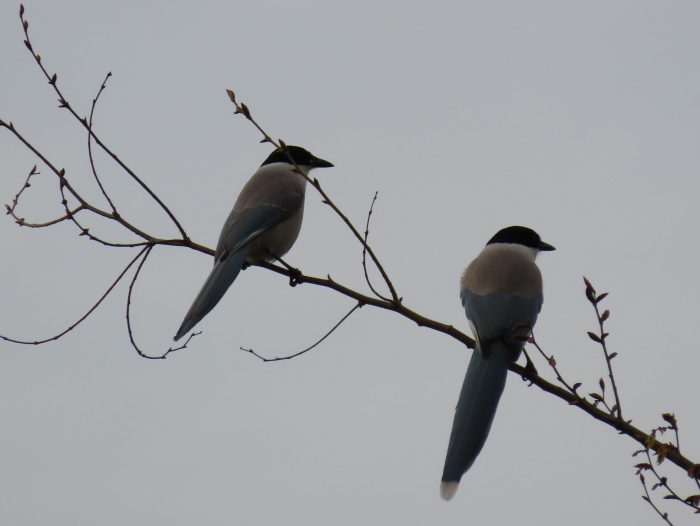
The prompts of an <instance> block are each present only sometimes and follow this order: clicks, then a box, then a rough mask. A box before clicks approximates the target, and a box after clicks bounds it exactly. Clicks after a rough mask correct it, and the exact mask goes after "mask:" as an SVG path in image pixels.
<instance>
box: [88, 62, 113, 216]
mask: <svg viewBox="0 0 700 526" xmlns="http://www.w3.org/2000/svg"><path fill="white" fill-rule="evenodd" d="M111 76H112V72H111V71H110V72H109V73H107V75H106V76H105V79H104V80H103V81H102V85H101V86H100V89H99V91H98V92H97V95H95V98H94V99H92V107H91V108H90V119H89V120H88V141H87V147H88V157H89V158H90V169H91V170H92V175H93V176H94V178H95V181H96V182H97V186H99V187H100V191H101V192H102V195H103V196H105V199H106V200H107V202H108V203H109V206H110V207H112V214H114V215H118V212H117V208H116V207H115V206H114V203H113V202H112V200H111V199H110V197H109V195H108V194H107V191H106V190H105V189H104V186H102V181H100V178H99V176H98V175H97V169H96V168H95V159H94V157H93V154H92V123H93V116H94V114H95V107H96V106H97V101H98V100H100V95H102V92H103V91H104V90H105V88H106V87H107V81H108V80H109V77H111Z"/></svg>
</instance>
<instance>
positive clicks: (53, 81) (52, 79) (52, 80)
mask: <svg viewBox="0 0 700 526" xmlns="http://www.w3.org/2000/svg"><path fill="white" fill-rule="evenodd" d="M19 17H20V20H21V21H22V29H23V30H24V37H25V41H24V43H25V46H26V47H27V49H28V50H29V52H30V53H31V54H32V57H34V61H35V62H36V64H37V65H38V66H39V69H41V72H42V73H43V74H44V77H46V79H47V80H48V82H49V84H50V85H51V87H52V88H53V90H54V91H55V92H56V95H58V103H59V107H61V108H66V109H67V110H68V111H69V112H70V113H71V115H73V117H75V119H76V120H77V121H78V122H79V123H80V124H81V125H82V126H83V127H84V128H85V129H86V130H87V132H88V133H89V134H90V136H91V137H92V138H93V139H94V141H95V143H97V145H98V146H99V147H100V148H102V150H103V151H104V152H105V153H106V154H107V155H109V156H110V157H111V158H112V159H113V160H114V162H116V163H117V164H118V165H119V166H120V167H121V168H122V170H124V171H125V172H126V173H127V174H129V176H130V177H131V178H132V179H133V180H134V181H135V182H136V183H137V184H138V185H139V186H140V187H141V188H143V190H144V191H145V192H146V193H147V194H148V195H149V196H150V197H151V199H153V200H154V201H155V202H156V203H157V204H158V206H160V207H161V209H162V210H163V211H164V212H165V213H166V214H167V216H168V217H169V218H170V220H171V221H172V222H173V224H174V225H175V227H176V228H177V229H178V231H179V232H180V235H181V236H182V239H185V240H186V239H188V236H187V233H186V232H185V230H184V228H182V225H181V224H180V222H179V221H178V220H177V218H176V217H175V215H174V214H173V213H172V212H171V211H170V209H169V208H168V207H167V206H166V205H165V203H163V201H161V199H160V198H159V197H158V196H157V195H156V194H155V193H154V192H153V190H151V189H150V188H149V186H148V185H147V184H146V183H144V182H143V180H141V178H140V177H139V176H137V175H136V173H135V172H134V171H133V170H132V169H131V168H129V167H128V166H127V165H126V163H124V161H122V160H121V159H120V158H119V156H117V155H116V154H115V153H114V152H113V151H112V150H111V149H110V148H109V147H108V146H107V145H106V144H104V143H103V142H102V140H101V139H100V138H99V137H98V136H97V135H96V134H95V132H94V131H93V130H92V127H91V126H90V124H89V123H88V120H87V119H86V118H85V117H81V116H80V115H78V114H77V113H76V111H75V110H74V109H73V106H72V105H71V104H70V103H69V102H68V99H66V98H65V97H64V96H63V93H62V92H61V90H60V89H59V87H58V82H57V78H58V75H56V74H55V73H54V74H53V75H51V74H49V72H48V71H47V70H46V68H45V67H44V64H43V63H42V61H41V56H40V55H39V54H38V53H36V52H35V51H34V47H33V46H32V43H31V40H30V38H29V22H28V21H27V20H25V18H24V11H22V12H20V15H19Z"/></svg>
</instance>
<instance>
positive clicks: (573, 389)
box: [529, 333, 581, 398]
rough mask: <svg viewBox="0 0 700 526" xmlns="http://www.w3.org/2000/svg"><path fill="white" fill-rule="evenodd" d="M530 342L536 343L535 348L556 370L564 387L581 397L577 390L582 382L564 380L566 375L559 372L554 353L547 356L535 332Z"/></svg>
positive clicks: (558, 378) (555, 372)
mask: <svg viewBox="0 0 700 526" xmlns="http://www.w3.org/2000/svg"><path fill="white" fill-rule="evenodd" d="M529 343H531V344H532V345H534V346H535V349H537V350H538V351H539V353H540V354H541V355H542V357H543V358H544V359H545V360H546V361H547V364H548V365H549V366H550V367H551V368H552V370H553V371H554V374H555V375H556V377H557V380H558V381H559V383H560V384H562V385H563V386H564V387H566V388H567V389H568V390H569V392H570V393H571V394H573V395H574V396H576V397H577V398H580V397H579V395H578V393H577V392H576V390H577V389H578V388H579V386H580V385H581V384H580V383H576V384H574V385H573V386H572V385H569V383H568V382H567V381H566V380H564V377H563V376H562V375H561V373H560V372H559V369H558V368H557V361H556V360H555V359H554V355H551V356H547V355H546V354H545V352H544V351H543V350H542V347H540V344H539V343H537V340H536V339H535V334H534V333H532V334H531V335H530V341H529Z"/></svg>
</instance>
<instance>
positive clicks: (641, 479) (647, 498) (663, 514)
mask: <svg viewBox="0 0 700 526" xmlns="http://www.w3.org/2000/svg"><path fill="white" fill-rule="evenodd" d="M639 482H641V484H642V487H643V488H644V493H645V495H642V498H643V499H644V500H645V501H647V502H648V503H649V505H650V506H651V507H652V508H654V511H655V512H656V513H658V515H659V517H661V518H662V519H663V520H665V521H666V524H668V525H669V526H673V523H672V522H671V521H670V519H669V518H668V513H666V512H665V511H664V512H662V511H661V510H660V509H659V508H658V507H657V506H656V504H654V501H653V500H651V495H650V494H649V489H648V488H647V483H646V480H645V479H644V475H643V474H642V473H639Z"/></svg>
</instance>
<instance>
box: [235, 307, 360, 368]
mask: <svg viewBox="0 0 700 526" xmlns="http://www.w3.org/2000/svg"><path fill="white" fill-rule="evenodd" d="M360 308H362V303H357V304H355V306H354V307H353V308H352V309H350V310H349V311H348V312H346V313H345V315H344V316H343V317H342V318H340V320H339V321H338V322H337V323H336V324H335V325H333V327H331V328H330V330H329V331H328V332H326V333H325V334H324V335H323V336H321V338H320V339H319V340H317V341H316V342H315V343H313V344H312V345H309V346H308V347H306V348H305V349H302V350H301V351H299V352H295V353H294V354H290V355H288V356H275V357H274V358H265V357H264V356H262V355H260V354H258V353H257V352H255V351H254V350H253V349H252V348H250V349H247V348H245V347H239V349H240V350H241V351H245V352H247V353H250V354H252V355H253V356H255V357H256V358H258V359H260V360H262V361H263V362H280V361H282V360H291V359H292V358H296V357H297V356H301V355H302V354H305V353H307V352H309V351H310V350H312V349H314V348H316V347H318V346H319V345H320V344H321V343H323V341H324V340H325V339H326V338H328V337H329V336H330V335H331V334H333V333H334V332H335V331H336V329H337V328H338V327H340V326H341V325H342V324H343V322H344V321H345V320H347V319H348V318H349V317H350V315H351V314H352V313H353V312H355V311H356V310H357V309H360Z"/></svg>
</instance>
